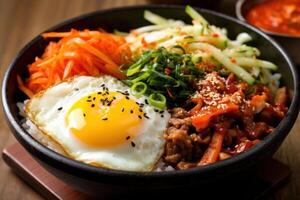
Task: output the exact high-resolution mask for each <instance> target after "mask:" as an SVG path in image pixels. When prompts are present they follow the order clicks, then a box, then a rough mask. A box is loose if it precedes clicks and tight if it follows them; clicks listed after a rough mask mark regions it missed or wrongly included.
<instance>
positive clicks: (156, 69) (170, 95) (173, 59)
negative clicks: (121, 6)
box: [124, 46, 204, 105]
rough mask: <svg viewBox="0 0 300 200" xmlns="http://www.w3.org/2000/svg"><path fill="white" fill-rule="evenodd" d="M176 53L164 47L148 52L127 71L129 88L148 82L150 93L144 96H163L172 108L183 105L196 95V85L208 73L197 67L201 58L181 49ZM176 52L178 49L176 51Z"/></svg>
mask: <svg viewBox="0 0 300 200" xmlns="http://www.w3.org/2000/svg"><path fill="white" fill-rule="evenodd" d="M173 48H175V49H177V50H178V52H176V51H172V50H170V51H168V50H167V49H165V48H164V47H160V48H158V49H157V50H149V51H146V52H144V53H143V54H142V55H141V56H140V58H139V59H138V60H137V61H136V62H135V63H134V64H132V65H131V66H130V67H129V68H128V69H127V71H126V74H127V76H128V79H127V80H126V81H124V83H125V84H127V85H129V86H134V85H135V83H139V84H140V83H144V84H146V86H147V91H145V93H144V95H149V94H151V93H160V94H161V95H163V96H164V98H165V99H166V102H168V105H179V104H180V103H181V102H183V101H185V100H186V99H187V98H188V97H189V96H190V95H192V94H193V92H194V90H193V85H194V83H196V82H197V81H198V80H199V78H201V77H203V76H204V71H203V70H201V69H199V68H197V67H196V66H195V64H196V63H195V62H198V61H201V58H197V59H196V58H193V57H192V55H190V54H185V52H184V51H183V50H184V49H181V48H182V47H180V46H174V47H173ZM173 50H174V49H173Z"/></svg>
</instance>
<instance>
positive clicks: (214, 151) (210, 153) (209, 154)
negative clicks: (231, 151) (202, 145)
mask: <svg viewBox="0 0 300 200" xmlns="http://www.w3.org/2000/svg"><path fill="white" fill-rule="evenodd" d="M224 136H225V132H223V131H215V133H214V134H213V136H212V139H211V142H210V143H209V146H208V148H207V149H206V151H205V153H204V155H203V157H202V158H201V160H200V162H199V163H198V165H199V166H203V165H208V164H212V163H215V162H217V161H218V159H219V154H220V152H221V149H222V144H223V140H224Z"/></svg>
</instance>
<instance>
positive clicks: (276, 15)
mask: <svg viewBox="0 0 300 200" xmlns="http://www.w3.org/2000/svg"><path fill="white" fill-rule="evenodd" d="M246 19H247V21H248V22H249V23H250V24H252V25H254V26H257V27H259V28H263V29H265V30H268V31H272V32H277V33H283V34H288V35H296V36H300V0H266V1H264V2H262V3H260V4H258V5H256V6H254V7H253V8H252V9H250V11H249V12H248V13H247V15H246Z"/></svg>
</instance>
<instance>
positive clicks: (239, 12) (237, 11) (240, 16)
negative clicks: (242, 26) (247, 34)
mask: <svg viewBox="0 0 300 200" xmlns="http://www.w3.org/2000/svg"><path fill="white" fill-rule="evenodd" d="M246 3H247V0H238V1H237V2H236V4H235V15H236V17H237V18H238V19H239V20H241V21H244V22H246V23H247V24H250V23H248V21H247V20H246V18H245V17H244V15H243V12H242V7H243V5H244V4H246ZM250 25H251V24H250ZM252 26H253V25H252ZM256 28H258V29H260V30H261V31H263V32H264V33H266V34H269V35H272V36H277V37H282V38H290V39H296V40H297V39H300V35H289V34H284V33H278V32H274V31H269V30H267V29H264V28H260V27H256Z"/></svg>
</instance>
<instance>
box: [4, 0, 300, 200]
mask: <svg viewBox="0 0 300 200" xmlns="http://www.w3.org/2000/svg"><path fill="white" fill-rule="evenodd" d="M149 3H156V4H158V3H165V4H185V5H186V4H190V5H193V6H198V7H202V8H207V9H212V10H216V11H219V12H222V13H225V14H228V15H231V16H235V3H236V0H185V1H184V0H0V76H1V80H2V77H3V74H4V73H5V70H6V68H7V66H8V65H9V63H10V62H11V61H12V59H13V58H14V57H15V56H16V54H17V52H18V51H19V50H20V49H21V48H22V47H23V46H24V45H25V44H26V43H27V42H28V41H29V40H31V39H32V38H33V37H34V36H36V35H37V34H39V33H41V32H42V31H44V30H45V29H47V28H49V27H50V26H53V25H55V24H57V23H59V22H60V21H62V20H65V19H68V18H72V17H75V16H78V15H81V14H84V13H88V12H92V11H96V10H99V9H105V8H112V7H120V6H128V5H141V4H149ZM24 67H25V66H24ZM0 127H1V129H0V150H2V149H3V148H5V147H7V146H8V145H9V144H12V143H14V142H15V139H14V137H13V136H12V134H11V133H10V131H9V129H8V126H7V123H6V121H5V119H4V115H3V113H2V111H1V113H0ZM298 131H300V120H299V119H298V121H297V122H296V124H295V126H294V128H293V130H292V132H291V133H290V134H289V136H288V137H287V139H286V140H285V142H284V144H283V145H282V146H281V148H280V150H279V151H278V152H277V153H276V155H275V157H276V158H277V159H278V160H280V161H282V162H283V163H285V164H288V165H289V166H290V168H291V170H292V171H293V174H292V176H291V178H290V180H289V182H288V183H287V184H285V185H284V186H283V187H281V188H280V189H279V190H278V191H277V192H276V193H275V194H274V195H273V196H272V197H270V199H300V170H299V169H300V145H299V141H300V136H299V134H298ZM0 199H13V200H16V199H22V200H24V199H28V200H29V199H30V200H34V199H42V197H40V196H39V195H38V194H37V193H36V192H34V190H33V189H31V188H30V187H29V186H27V185H26V184H25V183H24V182H23V181H21V180H20V179H19V178H18V177H16V176H15V175H14V174H13V173H12V172H11V171H10V170H9V168H8V167H7V166H6V165H5V164H4V162H3V160H1V159H0Z"/></svg>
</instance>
